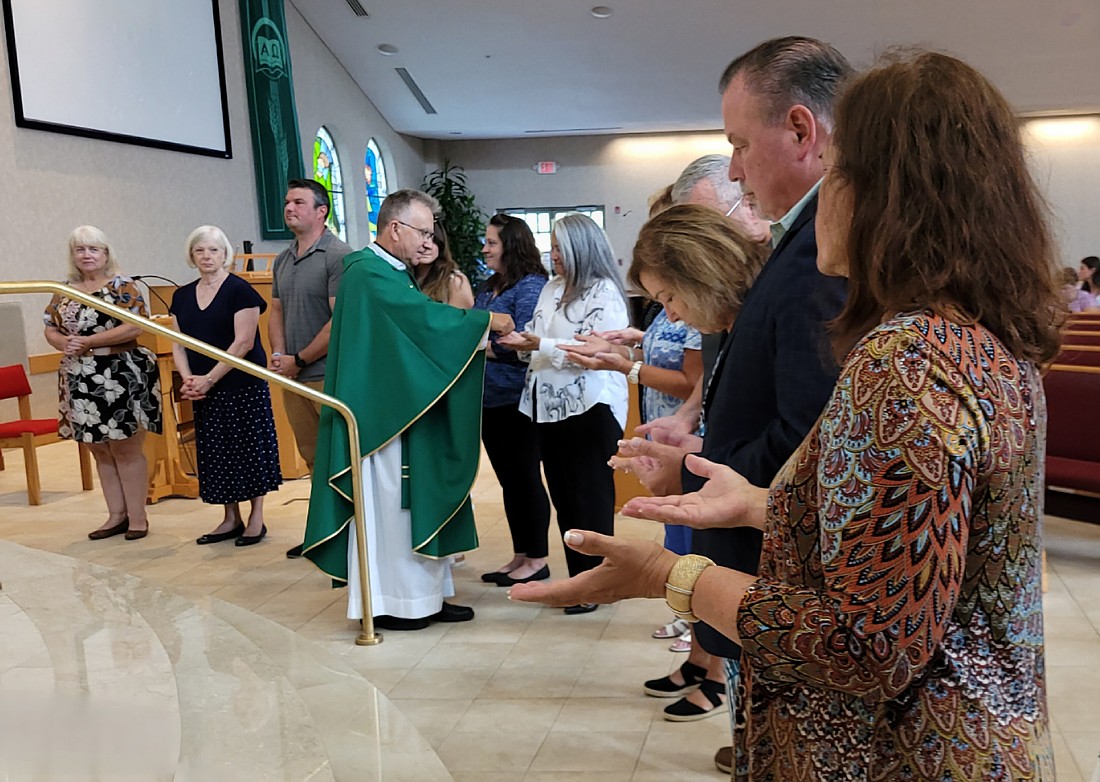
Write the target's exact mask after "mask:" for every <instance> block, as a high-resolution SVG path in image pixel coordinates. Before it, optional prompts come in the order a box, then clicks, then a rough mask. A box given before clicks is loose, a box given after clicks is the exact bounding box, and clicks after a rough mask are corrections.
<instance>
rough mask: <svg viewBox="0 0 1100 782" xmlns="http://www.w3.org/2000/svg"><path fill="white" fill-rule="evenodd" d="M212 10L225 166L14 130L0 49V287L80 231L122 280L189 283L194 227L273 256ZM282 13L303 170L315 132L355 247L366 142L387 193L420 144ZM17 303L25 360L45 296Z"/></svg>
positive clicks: (41, 347)
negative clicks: (228, 143) (339, 180)
mask: <svg viewBox="0 0 1100 782" xmlns="http://www.w3.org/2000/svg"><path fill="white" fill-rule="evenodd" d="M219 9H220V12H221V22H222V42H223V46H224V56H225V69H226V89H227V94H228V101H229V112H230V123H231V128H232V140H233V158H232V159H231V160H221V159H217V158H210V157H203V156H200V155H187V154H183V153H179V152H169V151H165V150H158V149H147V148H144V147H138V146H133V145H129V144H118V143H113V142H107V141H97V140H91V139H83V138H78V137H76V136H66V135H60V134H56V133H47V132H44V131H38V130H27V129H23V128H16V127H15V119H14V110H13V107H12V101H11V93H10V86H9V85H10V83H11V79H10V75H9V73H8V59H7V56H6V52H5V54H4V56H2V57H0V176H2V177H3V182H4V185H3V187H0V214H3V216H4V224H5V230H4V232H3V237H4V247H3V250H2V251H0V279H2V280H25V279H54V280H59V279H63V277H64V274H65V268H66V252H67V248H66V245H65V240H66V238H67V237H68V235H69V232H70V231H71V230H72V229H73V227H74V226H77V225H80V224H83V223H90V224H92V225H96V226H99V227H100V228H102V229H103V230H104V231H106V233H107V235H108V237H109V238H110V239H111V242H112V244H113V245H114V247H115V249H116V251H117V252H118V254H119V257H120V259H121V261H122V267H123V271H125V272H126V273H129V274H142V273H149V274H160V275H164V276H166V277H169V278H172V279H174V280H177V281H186V280H189V279H192V278H193V276H194V272H193V271H192V270H191V269H189V268H187V266H186V264H185V263H184V258H183V250H182V247H181V245H182V243H183V240H184V238H185V237H186V236H187V233H188V232H189V231H190V230H191V229H192V228H194V227H195V226H197V225H200V224H203V223H213V224H216V225H219V226H221V227H222V228H223V229H225V231H226V233H227V234H228V235H229V238H230V240H231V241H232V242H233V243H234V245H238V244H239V243H240V242H241V241H242V240H245V239H250V240H252V241H253V242H254V244H255V248H256V250H257V251H259V252H265V251H266V252H270V251H277V250H279V249H281V243H278V242H261V241H260V240H259V233H260V231H259V214H258V209H257V203H256V187H255V177H254V169H253V164H252V139H251V133H250V130H249V123H248V109H247V102H246V93H245V83H244V64H243V62H242V59H241V35H240V27H239V11H238V6H237V2H236V0H219ZM286 13H287V34H288V36H289V38H290V51H291V59H292V64H293V70H294V86H295V92H296V101H297V107H298V114H299V127H300V131H301V136H302V145H303V151H304V152H305V159H306V161H307V165H308V161H312V155H313V146H312V145H313V134H314V132H315V131H316V129H317V127H318V126H319V125H320V124H322V123H325V124H327V125H328V126H329V129H330V130H331V131H332V133H333V135H334V137H335V140H336V143H337V145H338V150H339V151H340V153H341V154H342V155H343V158H342V163H343V171H342V173H343V176H344V184H345V189H346V190H347V191H348V202H347V206H348V212H349V213H350V217H349V227H350V228H351V231H350V233H349V238H350V239H351V244H352V245H353V246H354V245H357V244H360V245H361V244H363V243H365V241H366V230H365V226H366V219H367V218H366V207H365V204H364V199H363V197H362V196H361V195H360V194H361V193H362V192H363V184H362V180H363V171H362V156H363V153H364V151H365V149H366V143H367V140H368V139H369V138H370V137H371V136H374V137H375V138H377V139H378V140H379V142H380V146H381V147H382V150H383V153H384V154H385V155H386V156H387V162H389V163H390V177H391V187H399V186H402V185H412V186H415V185H417V184H419V182H420V180H421V177H422V176H423V173H424V163H423V157H422V152H421V147H422V145H421V142H420V141H418V140H416V139H407V138H405V137H402V136H400V135H399V134H397V133H395V132H394V131H393V130H392V129H391V128H390V127H389V126H388V125H387V124H386V123H385V121H384V120H383V119H382V117H381V115H379V114H378V112H377V111H376V110H375V108H374V106H373V105H372V104H371V103H370V101H369V100H368V99H367V98H366V97H365V96H364V95H363V93H362V92H361V91H360V90H359V88H358V87H357V86H356V85H355V83H354V82H353V81H352V80H351V77H349V76H348V75H347V72H346V71H345V70H344V69H343V67H342V66H341V65H340V64H339V63H337V62H336V60H335V59H334V58H333V57H332V55H331V54H330V53H329V51H328V49H327V48H325V47H324V46H322V45H321V43H320V41H319V40H318V39H317V37H316V35H315V34H314V33H313V31H312V30H311V29H310V28H309V27H308V25H307V24H306V23H305V21H304V20H303V19H302V17H301V16H300V15H299V14H298V12H297V11H296V10H295V9H294V7H293V6H291V5H290V4H287V7H286ZM101 45H109V42H105V43H103V44H101ZM93 50H94V48H93ZM218 121H219V122H220V120H218ZM360 225H361V226H364V229H363V230H362V231H361V232H360V231H359V230H358V228H359V226H360ZM360 233H361V234H362V237H360ZM17 298H18V301H19V302H20V304H21V305H22V310H23V316H24V323H25V324H26V338H27V348H28V352H29V353H41V352H46V351H48V350H50V348H49V346H48V345H47V344H46V342H45V340H44V339H43V338H42V325H41V312H42V309H43V308H44V307H45V304H46V301H47V297H45V296H19V297H17ZM5 336H6V335H5Z"/></svg>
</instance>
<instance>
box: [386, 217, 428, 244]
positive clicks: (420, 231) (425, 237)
mask: <svg viewBox="0 0 1100 782" xmlns="http://www.w3.org/2000/svg"><path fill="white" fill-rule="evenodd" d="M394 222H395V223H401V225H403V226H405V227H406V228H411V229H413V230H414V231H416V232H417V233H418V234H420V238H421V239H423V240H424V241H428V240H429V239H432V238H433V237H434V236H435V232H434V231H425V230H424V229H423V228H417V227H416V226H415V225H409V224H408V223H406V222H404V221H402V220H394Z"/></svg>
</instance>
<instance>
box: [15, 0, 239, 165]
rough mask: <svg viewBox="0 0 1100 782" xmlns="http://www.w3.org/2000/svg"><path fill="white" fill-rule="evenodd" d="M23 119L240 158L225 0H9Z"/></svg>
mask: <svg viewBox="0 0 1100 782" xmlns="http://www.w3.org/2000/svg"><path fill="white" fill-rule="evenodd" d="M3 4H4V22H5V28H6V33H7V40H8V61H9V63H10V69H11V85H12V97H13V99H14V103H15V124H16V125H17V126H19V127H22V128H34V129H38V130H48V131H54V132H57V133H71V134H74V135H78V136H85V137H88V138H96V139H104V140H108V141H118V142H124V143H128V144H140V145H142V146H147V147H158V148H162V149H171V150H176V151H180V152H191V153H195V154H200V155H211V156H214V157H225V158H229V157H232V145H231V141H230V136H229V107H228V105H227V103H226V94H225V65H224V63H223V59H222V39H221V23H220V19H219V16H218V3H217V0H3Z"/></svg>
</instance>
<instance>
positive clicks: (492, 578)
mask: <svg viewBox="0 0 1100 782" xmlns="http://www.w3.org/2000/svg"><path fill="white" fill-rule="evenodd" d="M502 578H508V574H507V573H504V572H501V571H500V570H494V571H493V572H492V573H482V574H481V580H482V581H484V582H485V583H486V584H497V585H498V586H499V585H500V580H501V579H502Z"/></svg>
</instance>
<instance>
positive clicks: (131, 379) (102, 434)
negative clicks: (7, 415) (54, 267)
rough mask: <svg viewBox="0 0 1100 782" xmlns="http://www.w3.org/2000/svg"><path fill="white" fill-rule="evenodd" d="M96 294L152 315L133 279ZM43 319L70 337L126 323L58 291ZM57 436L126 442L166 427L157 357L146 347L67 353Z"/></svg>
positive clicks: (62, 370) (60, 387) (61, 379)
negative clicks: (76, 353)
mask: <svg viewBox="0 0 1100 782" xmlns="http://www.w3.org/2000/svg"><path fill="white" fill-rule="evenodd" d="M92 295H93V296H95V297H97V298H100V299H103V300H104V301H105V302H107V303H109V304H114V305H116V306H118V307H123V308H125V309H128V310H130V312H132V313H134V314H135V315H143V316H145V317H148V315H149V309H148V307H146V305H145V300H144V299H143V298H142V296H141V292H140V291H139V290H138V287H137V285H136V284H135V283H134V281H133V280H131V279H130V278H129V277H122V276H118V277H115V278H114V279H112V280H110V281H109V282H107V283H106V284H104V286H103V287H102V288H100V289H99V290H98V291H95V292H94V293H92ZM42 319H43V320H44V321H45V323H46V325H47V326H55V327H56V328H57V329H59V330H60V331H61V333H62V334H65V335H76V336H88V335H90V334H99V333H102V332H104V331H110V330H111V329H113V328H115V327H117V326H121V325H123V324H122V322H121V321H118V320H115V319H114V318H112V317H111V316H110V315H108V314H107V313H103V312H99V311H98V310H96V309H93V308H92V307H88V306H86V305H84V304H81V303H80V302H78V301H73V300H72V299H68V298H65V297H64V296H60V295H55V296H54V297H53V299H52V300H51V301H50V304H49V306H48V307H46V312H45V313H44V314H43V316H42ZM58 397H59V403H60V404H59V416H58V418H59V426H58V434H60V435H61V437H64V438H66V439H69V440H77V441H79V442H84V443H101V442H105V441H107V440H125V439H126V438H128V437H133V436H134V435H135V434H137V432H138V430H139V429H146V430H148V431H150V432H155V433H159V432H160V431H161V402H160V381H159V377H158V374H157V358H156V356H155V355H153V353H152V351H150V350H147V349H146V348H142V347H135V348H133V349H132V350H124V351H121V352H119V353H111V354H109V355H103V356H98V355H95V354H94V353H92V352H90V351H89V352H88V353H85V354H84V355H81V356H64V357H62V359H61V366H60V368H59V369H58Z"/></svg>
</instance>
